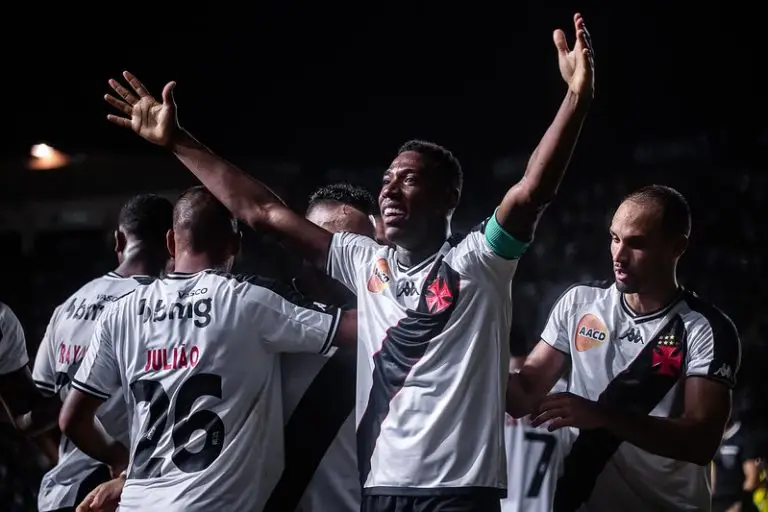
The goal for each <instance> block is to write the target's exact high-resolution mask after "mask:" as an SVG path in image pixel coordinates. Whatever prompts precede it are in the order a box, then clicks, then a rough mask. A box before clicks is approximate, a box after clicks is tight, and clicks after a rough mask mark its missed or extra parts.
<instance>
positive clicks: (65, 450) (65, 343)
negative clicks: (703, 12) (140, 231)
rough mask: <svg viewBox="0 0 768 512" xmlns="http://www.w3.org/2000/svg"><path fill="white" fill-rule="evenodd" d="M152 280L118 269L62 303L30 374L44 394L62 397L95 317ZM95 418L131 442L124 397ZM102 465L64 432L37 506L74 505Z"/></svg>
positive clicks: (107, 404)
mask: <svg viewBox="0 0 768 512" xmlns="http://www.w3.org/2000/svg"><path fill="white" fill-rule="evenodd" d="M151 279H152V278H150V277H147V276H135V277H129V278H124V277H122V276H120V275H119V274H117V273H115V272H109V273H108V274H106V275H104V276H101V277H98V278H96V279H93V280H92V281H90V282H88V283H87V284H86V285H85V286H83V287H82V288H80V289H79V290H77V291H76V292H75V293H74V294H72V295H71V296H70V297H69V298H68V299H67V300H66V301H64V303H63V304H61V305H60V306H58V307H57V308H56V309H55V310H54V312H53V315H52V316H51V319H50V321H49V322H48V327H47V328H46V330H45V336H43V341H42V342H41V343H40V347H39V348H38V351H37V356H36V357H35V366H34V369H33V371H32V378H33V379H34V380H35V384H36V385H37V387H38V388H39V389H40V390H41V391H42V392H43V393H44V394H54V393H58V394H59V395H60V396H61V399H62V401H63V400H64V399H65V398H66V394H67V393H68V392H69V387H70V382H71V380H72V378H74V376H75V373H77V369H78V368H79V367H80V364H81V363H82V361H83V357H84V356H85V353H86V352H87V351H88V345H89V344H90V342H91V336H92V335H93V329H94V327H95V325H96V320H97V319H98V318H99V316H100V315H101V312H102V311H104V309H105V308H106V307H107V306H108V305H109V304H111V303H112V302H114V301H116V300H117V299H118V298H120V297H122V296H123V295H125V294H126V293H128V292H130V291H132V290H133V289H134V288H136V287H137V286H139V284H140V283H142V282H149V281H151ZM96 414H97V418H98V419H99V420H100V422H101V423H102V425H103V426H104V428H105V430H106V431H107V432H108V433H109V434H110V435H111V436H112V437H114V438H115V439H117V440H118V441H120V442H122V443H124V444H125V445H126V446H127V445H128V442H129V437H128V416H127V410H126V406H125V401H124V400H123V398H122V397H121V396H114V397H112V398H111V399H110V400H107V401H106V402H104V403H103V404H102V405H101V406H100V407H99V409H98V411H97V413H96ZM101 466H103V464H102V463H101V462H99V461H97V460H94V459H92V458H90V457H89V456H88V455H86V454H85V453H83V452H82V451H80V450H79V449H78V448H77V447H76V446H75V445H74V444H72V442H71V441H69V439H67V438H66V437H64V436H61V442H60V443H59V461H58V463H57V464H56V465H55V466H54V467H53V468H51V469H50V470H49V471H48V472H47V473H46V474H45V475H44V476H43V479H42V482H41V483H40V492H39V493H38V495H37V506H38V509H39V510H40V511H41V512H45V511H48V510H57V509H60V508H66V507H73V506H75V505H77V503H75V501H76V498H77V494H78V490H79V489H80V485H81V484H82V483H83V481H84V480H85V479H86V478H87V477H88V476H89V475H90V474H91V473H93V472H94V471H97V470H99V468H100V467H101Z"/></svg>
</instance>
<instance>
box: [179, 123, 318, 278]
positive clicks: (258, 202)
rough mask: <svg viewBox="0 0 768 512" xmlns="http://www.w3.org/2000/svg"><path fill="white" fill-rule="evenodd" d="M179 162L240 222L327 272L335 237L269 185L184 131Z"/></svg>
mask: <svg viewBox="0 0 768 512" xmlns="http://www.w3.org/2000/svg"><path fill="white" fill-rule="evenodd" d="M171 149H172V150H173V152H174V154H175V155H176V156H177V157H178V159H179V160H181V162H182V163H183V164H184V165H185V166H186V167H187V168H188V169H189V170H190V171H192V173H193V174H194V175H195V176H196V177H197V178H198V179H199V180H200V181H201V182H202V184H203V185H204V186H205V187H206V188H207V189H208V190H210V191H211V193H212V194H213V195H214V196H216V198H217V199H218V200H219V201H221V202H222V204H224V206H226V207H227V209H228V210H229V211H231V212H232V214H233V215H234V216H235V217H237V218H238V219H240V220H242V221H243V222H245V223H246V224H248V225H249V226H250V227H251V228H253V229H257V230H258V229H262V230H266V231H270V232H273V233H275V234H276V235H277V236H279V237H280V238H281V239H282V240H284V241H285V242H286V243H287V244H289V245H290V246H291V247H293V248H294V249H296V250H297V251H299V252H300V253H301V254H302V255H303V256H304V258H306V259H307V260H309V261H311V262H312V263H313V264H314V265H315V266H317V267H318V268H321V269H324V268H325V259H326V256H327V253H328V248H329V246H330V244H331V237H332V235H331V233H329V232H328V231H326V230H324V229H322V228H320V227H318V226H316V225H315V224H313V223H311V222H309V221H308V220H306V219H305V218H304V217H303V216H301V215H298V214H297V213H295V212H294V211H293V210H291V209H290V208H288V207H287V206H286V205H285V204H284V203H283V201H282V200H281V199H280V198H279V197H277V195H276V194H275V193H274V192H272V191H271V190H270V189H269V188H268V187H267V186H266V185H264V184H263V183H261V182H260V181H258V180H256V179H254V178H252V177H251V176H249V175H247V174H246V173H244V172H243V171H241V170H240V169H238V168H237V167H235V166H234V165H232V164H231V163H229V162H227V161H226V160H225V159H223V158H221V157H220V156H218V155H216V154H214V153H213V152H212V151H211V150H209V149H208V148H207V147H205V146H204V145H202V144H201V143H199V142H198V141H197V140H195V139H194V137H192V136H191V135H190V134H189V133H187V132H186V131H183V130H181V131H180V132H179V136H178V138H176V139H175V141H174V143H173V145H172V146H171Z"/></svg>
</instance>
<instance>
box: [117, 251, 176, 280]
mask: <svg viewBox="0 0 768 512" xmlns="http://www.w3.org/2000/svg"><path fill="white" fill-rule="evenodd" d="M163 268H165V259H164V258H163V257H160V256H154V255H152V254H149V253H148V252H144V251H138V252H135V253H133V254H131V255H130V256H129V257H127V258H123V261H122V262H120V265H118V267H117V268H116V269H115V272H116V273H118V274H120V275H121V276H123V277H131V276H157V275H160V271H161V270H162V269H163Z"/></svg>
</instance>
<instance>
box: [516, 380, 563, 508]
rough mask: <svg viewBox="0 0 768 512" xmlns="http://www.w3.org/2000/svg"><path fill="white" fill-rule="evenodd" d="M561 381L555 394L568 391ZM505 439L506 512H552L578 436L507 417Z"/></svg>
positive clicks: (526, 418)
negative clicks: (565, 460) (568, 458)
mask: <svg viewBox="0 0 768 512" xmlns="http://www.w3.org/2000/svg"><path fill="white" fill-rule="evenodd" d="M567 388H568V385H567V382H566V381H564V380H559V381H558V382H557V384H555V386H554V387H553V388H552V391H551V393H560V392H562V391H567ZM504 436H505V441H506V446H507V498H506V499H503V500H501V510H502V512H551V510H552V505H553V501H552V500H553V498H554V497H555V485H556V484H557V479H558V477H559V476H560V473H561V472H562V470H563V459H564V458H565V456H566V454H567V453H568V450H569V448H570V443H571V442H572V440H573V438H574V437H575V434H574V431H573V430H571V429H569V428H561V429H558V430H555V431H554V432H549V431H548V430H547V427H546V425H541V426H539V427H533V426H531V417H530V416H525V417H523V418H520V419H515V418H513V417H512V416H510V415H507V421H506V426H505V427H504Z"/></svg>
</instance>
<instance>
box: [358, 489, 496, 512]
mask: <svg viewBox="0 0 768 512" xmlns="http://www.w3.org/2000/svg"><path fill="white" fill-rule="evenodd" d="M500 511H501V500H500V499H499V498H498V497H496V496H493V495H489V494H486V493H483V495H481V496H478V495H472V494H463V495H453V496H363V503H362V506H361V507H360V512H500Z"/></svg>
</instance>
